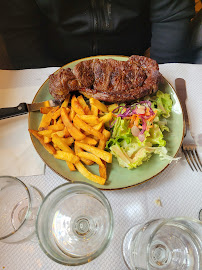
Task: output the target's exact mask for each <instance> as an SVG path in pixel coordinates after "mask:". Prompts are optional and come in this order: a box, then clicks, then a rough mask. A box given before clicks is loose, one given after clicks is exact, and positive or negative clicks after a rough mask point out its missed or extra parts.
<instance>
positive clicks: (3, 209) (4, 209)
mask: <svg viewBox="0 0 202 270" xmlns="http://www.w3.org/2000/svg"><path fill="white" fill-rule="evenodd" d="M42 200H43V196H42V194H41V193H40V191H39V190H37V189H36V188H35V187H33V186H27V185H25V183H23V182H22V181H21V180H19V179H18V178H16V177H12V176H0V241H2V242H6V243H16V242H21V241H24V240H27V239H28V238H29V237H32V236H33V235H34V232H35V222H36V216H37V212H38V209H39V206H40V204H41V202H42Z"/></svg>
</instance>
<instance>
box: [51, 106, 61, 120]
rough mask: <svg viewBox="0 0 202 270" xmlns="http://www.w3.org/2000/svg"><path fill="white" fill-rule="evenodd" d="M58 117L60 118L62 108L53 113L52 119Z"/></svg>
mask: <svg viewBox="0 0 202 270" xmlns="http://www.w3.org/2000/svg"><path fill="white" fill-rule="evenodd" d="M58 117H60V108H59V109H58V110H57V111H55V112H54V113H53V115H52V119H57V118H58Z"/></svg>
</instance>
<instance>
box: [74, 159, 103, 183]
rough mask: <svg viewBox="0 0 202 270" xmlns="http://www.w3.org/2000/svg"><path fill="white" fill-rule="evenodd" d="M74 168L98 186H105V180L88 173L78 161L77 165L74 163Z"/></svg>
mask: <svg viewBox="0 0 202 270" xmlns="http://www.w3.org/2000/svg"><path fill="white" fill-rule="evenodd" d="M75 166H76V168H77V170H78V171H79V172H80V173H81V174H82V175H83V176H84V177H86V178H88V179H89V180H91V181H93V182H95V183H98V184H100V185H104V184H105V181H106V180H105V179H104V178H102V177H100V176H97V175H95V174H92V173H91V172H89V171H88V170H87V169H86V167H85V166H84V165H83V164H82V163H81V162H80V161H79V162H77V163H75Z"/></svg>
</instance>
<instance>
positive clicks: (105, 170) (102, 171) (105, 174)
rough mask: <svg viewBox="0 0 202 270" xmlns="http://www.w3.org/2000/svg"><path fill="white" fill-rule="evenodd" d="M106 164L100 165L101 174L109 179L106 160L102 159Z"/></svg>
mask: <svg viewBox="0 0 202 270" xmlns="http://www.w3.org/2000/svg"><path fill="white" fill-rule="evenodd" d="M102 162H103V164H104V166H99V173H100V176H101V177H102V178H104V179H107V168H106V162H105V161H102Z"/></svg>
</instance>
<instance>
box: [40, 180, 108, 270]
mask: <svg viewBox="0 0 202 270" xmlns="http://www.w3.org/2000/svg"><path fill="white" fill-rule="evenodd" d="M112 231H113V215H112V209H111V206H110V204H109V202H108V200H107V198H106V197H105V196H104V194H103V193H102V192H101V191H100V190H98V189H97V188H95V187H93V186H91V185H89V184H85V183H80V182H75V183H66V184H63V185H61V186H59V187H57V188H55V189H54V190H52V191H51V192H50V193H49V194H48V195H47V196H46V197H45V199H44V201H43V203H42V205H41V207H40V210H39V213H38V217H37V222H36V232H37V236H38V239H39V243H40V246H41V248H42V250H43V251H44V252H45V254H46V255H48V256H49V257H50V258H51V259H52V260H54V261H56V262H58V263H60V264H64V265H80V264H84V263H87V262H89V261H91V260H93V259H95V258H96V257H97V256H99V255H100V254H101V253H102V252H103V251H104V250H105V248H106V247H107V246H108V244H109V241H110V239H111V237H112Z"/></svg>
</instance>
